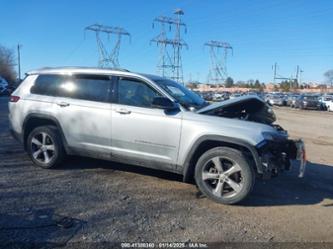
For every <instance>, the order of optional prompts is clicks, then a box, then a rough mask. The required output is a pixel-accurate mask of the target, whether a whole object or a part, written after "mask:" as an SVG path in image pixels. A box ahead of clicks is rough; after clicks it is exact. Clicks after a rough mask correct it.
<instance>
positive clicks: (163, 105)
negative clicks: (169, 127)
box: [152, 97, 179, 111]
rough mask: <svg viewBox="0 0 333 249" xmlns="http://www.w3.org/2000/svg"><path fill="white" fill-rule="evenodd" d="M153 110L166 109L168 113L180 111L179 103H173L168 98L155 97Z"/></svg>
mask: <svg viewBox="0 0 333 249" xmlns="http://www.w3.org/2000/svg"><path fill="white" fill-rule="evenodd" d="M152 107H153V108H159V109H164V110H166V111H174V110H177V109H179V106H178V104H177V103H175V102H172V101H171V100H170V99H168V98H166V97H155V98H154V99H153V103H152Z"/></svg>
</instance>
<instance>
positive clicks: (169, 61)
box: [151, 9, 188, 83]
mask: <svg viewBox="0 0 333 249" xmlns="http://www.w3.org/2000/svg"><path fill="white" fill-rule="evenodd" d="M174 14H175V15H176V17H175V18H173V17H168V16H159V17H156V18H155V19H154V20H153V27H154V24H156V23H158V24H160V26H161V32H160V34H159V35H158V36H156V37H155V38H153V39H152V40H151V42H155V43H156V44H157V45H158V46H160V56H159V62H158V65H157V68H158V72H159V73H160V74H161V75H162V76H163V77H169V78H171V79H173V80H176V81H178V82H182V83H184V78H183V64H182V57H181V49H182V48H183V47H186V48H188V45H187V44H186V42H185V41H184V40H183V39H182V38H181V29H182V28H185V31H186V24H185V23H184V22H182V20H181V16H182V15H184V12H183V11H182V10H181V9H176V11H175V12H174ZM166 25H168V26H169V30H171V28H172V27H175V35H174V38H173V39H170V38H168V37H167V33H166V30H165V26H166Z"/></svg>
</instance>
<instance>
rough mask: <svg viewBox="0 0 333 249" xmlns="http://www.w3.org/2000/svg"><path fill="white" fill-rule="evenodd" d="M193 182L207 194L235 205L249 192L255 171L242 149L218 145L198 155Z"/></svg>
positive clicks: (224, 202)
mask: <svg viewBox="0 0 333 249" xmlns="http://www.w3.org/2000/svg"><path fill="white" fill-rule="evenodd" d="M195 181H196V183H197V185H198V187H199V189H200V190H201V192H202V193H203V194H205V195H206V196H207V197H209V198H211V199H213V200H214V201H216V202H219V203H223V204H235V203H238V202H240V201H242V200H243V199H244V198H246V197H247V196H248V194H249V193H250V192H251V190H252V188H253V185H254V182H255V174H254V170H253V168H252V167H251V166H250V165H249V163H248V162H247V159H246V157H245V156H244V155H243V153H242V152H240V151H238V150H235V149H232V148H228V147H217V148H213V149H211V150H208V151H207V152H205V153H204V154H203V155H202V156H201V157H200V158H199V160H198V162H197V165H196V168H195Z"/></svg>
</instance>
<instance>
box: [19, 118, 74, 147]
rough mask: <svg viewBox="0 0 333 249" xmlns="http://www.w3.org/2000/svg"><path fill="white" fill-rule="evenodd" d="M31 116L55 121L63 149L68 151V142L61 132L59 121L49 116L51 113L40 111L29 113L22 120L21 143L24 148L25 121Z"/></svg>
mask: <svg viewBox="0 0 333 249" xmlns="http://www.w3.org/2000/svg"><path fill="white" fill-rule="evenodd" d="M32 118H39V119H44V120H48V121H52V122H53V123H55V125H56V127H57V129H58V131H59V133H60V136H61V141H62V143H63V146H64V148H65V151H66V153H68V152H69V147H68V143H67V140H66V137H65V135H64V133H63V130H62V127H61V125H60V123H59V121H58V120H57V119H56V118H55V117H53V116H51V115H48V114H42V113H29V114H28V115H27V116H26V117H25V119H24V121H23V125H22V139H23V144H24V148H25V147H26V144H25V137H26V134H25V131H26V125H27V123H28V122H29V120H31V119H32Z"/></svg>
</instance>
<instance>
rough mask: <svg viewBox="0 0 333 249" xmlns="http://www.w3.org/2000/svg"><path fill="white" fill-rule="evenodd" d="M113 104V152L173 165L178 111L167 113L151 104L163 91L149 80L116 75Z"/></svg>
mask: <svg viewBox="0 0 333 249" xmlns="http://www.w3.org/2000/svg"><path fill="white" fill-rule="evenodd" d="M115 83H116V84H115V85H114V86H115V95H114V99H113V101H114V103H113V104H112V129H111V143H112V156H113V157H116V158H120V159H124V160H126V161H128V162H132V163H136V164H140V165H143V166H147V167H153V168H161V167H164V168H169V169H172V168H173V167H174V165H175V163H176V160H177V155H178V149H179V140H180V131H181V117H182V114H181V112H178V113H172V114H168V113H167V112H165V110H163V109H156V108H152V106H151V105H152V101H153V98H154V97H155V96H161V95H162V94H161V93H160V92H159V91H158V90H157V89H155V88H154V87H153V86H152V85H150V84H149V83H148V82H144V81H142V80H140V79H136V78H131V77H118V78H117V79H116V82H115Z"/></svg>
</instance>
